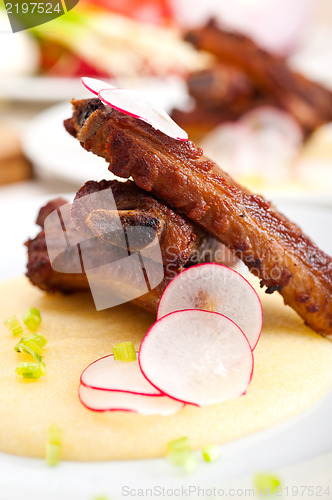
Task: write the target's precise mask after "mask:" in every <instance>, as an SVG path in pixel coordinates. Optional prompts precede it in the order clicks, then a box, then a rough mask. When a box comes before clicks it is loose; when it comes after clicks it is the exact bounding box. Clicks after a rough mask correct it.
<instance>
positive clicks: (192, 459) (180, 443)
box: [167, 437, 197, 474]
mask: <svg viewBox="0 0 332 500" xmlns="http://www.w3.org/2000/svg"><path fill="white" fill-rule="evenodd" d="M167 447H168V455H167V458H168V459H169V461H170V462H171V463H172V464H173V465H176V466H180V467H183V469H184V470H185V472H186V473H187V474H191V473H192V472H193V471H194V469H196V467H197V458H196V456H195V455H194V453H193V451H192V448H191V446H190V442H189V439H188V438H187V437H181V438H178V439H174V440H173V441H170V442H169V443H168V444H167Z"/></svg>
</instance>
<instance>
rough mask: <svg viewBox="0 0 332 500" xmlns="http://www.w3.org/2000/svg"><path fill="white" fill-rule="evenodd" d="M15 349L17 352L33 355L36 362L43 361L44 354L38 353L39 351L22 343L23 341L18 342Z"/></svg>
mask: <svg viewBox="0 0 332 500" xmlns="http://www.w3.org/2000/svg"><path fill="white" fill-rule="evenodd" d="M37 347H38V346H37ZM14 349H15V351H16V352H25V353H26V354H30V355H31V356H32V357H33V359H34V360H35V361H36V363H41V361H42V359H43V358H42V356H40V354H38V353H37V352H35V351H34V350H33V349H31V348H30V347H29V346H26V345H24V344H21V342H19V343H18V344H16V346H15V347H14Z"/></svg>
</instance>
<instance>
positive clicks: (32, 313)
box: [23, 307, 41, 332]
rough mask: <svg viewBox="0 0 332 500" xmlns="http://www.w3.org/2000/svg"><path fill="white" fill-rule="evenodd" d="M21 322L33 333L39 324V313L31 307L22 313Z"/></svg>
mask: <svg viewBox="0 0 332 500" xmlns="http://www.w3.org/2000/svg"><path fill="white" fill-rule="evenodd" d="M23 322H24V324H25V325H26V326H27V327H28V328H29V330H30V331H31V332H35V331H36V330H37V328H38V326H39V325H40V323H41V315H40V311H39V310H38V309H36V307H31V308H30V309H29V310H28V311H26V312H25V313H24V315H23Z"/></svg>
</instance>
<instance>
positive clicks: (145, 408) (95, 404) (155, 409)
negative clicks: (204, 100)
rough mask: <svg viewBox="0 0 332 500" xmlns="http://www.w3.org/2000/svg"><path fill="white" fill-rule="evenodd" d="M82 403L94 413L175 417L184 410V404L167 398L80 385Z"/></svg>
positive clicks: (79, 391)
mask: <svg viewBox="0 0 332 500" xmlns="http://www.w3.org/2000/svg"><path fill="white" fill-rule="evenodd" d="M78 396H79V399H80V401H81V403H82V404H83V405H84V406H85V407H86V408H88V409H89V410H93V411H130V412H136V413H140V414H141V415H173V414H174V413H177V412H178V411H179V410H181V409H182V408H183V406H184V405H183V403H180V402H179V401H175V400H174V399H171V398H168V397H167V396H159V397H154V396H146V395H142V394H130V393H128V392H114V391H104V390H101V389H92V388H91V387H86V386H84V385H82V384H81V385H80V387H79V390H78Z"/></svg>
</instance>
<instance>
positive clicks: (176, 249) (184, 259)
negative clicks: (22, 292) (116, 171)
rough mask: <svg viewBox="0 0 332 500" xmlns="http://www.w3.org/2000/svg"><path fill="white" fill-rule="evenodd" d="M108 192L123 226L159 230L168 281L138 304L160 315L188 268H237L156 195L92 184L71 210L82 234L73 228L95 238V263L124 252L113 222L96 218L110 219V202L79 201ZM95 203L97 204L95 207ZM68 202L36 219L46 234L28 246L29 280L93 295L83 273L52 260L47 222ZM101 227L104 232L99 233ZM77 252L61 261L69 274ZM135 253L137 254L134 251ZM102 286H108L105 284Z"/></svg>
mask: <svg viewBox="0 0 332 500" xmlns="http://www.w3.org/2000/svg"><path fill="white" fill-rule="evenodd" d="M108 189H109V190H110V192H111V193H112V195H113V197H114V200H115V202H116V205H117V208H118V210H119V212H120V214H121V213H123V212H126V217H125V219H122V223H123V225H124V227H128V226H130V225H136V224H138V225H139V226H147V227H151V224H152V227H154V228H157V234H158V239H159V244H160V249H161V255H162V259H163V265H164V273H165V274H164V279H163V281H162V282H161V283H160V284H159V285H158V286H157V287H156V288H154V289H153V290H151V291H150V292H149V293H147V294H145V295H143V296H141V297H138V298H136V299H135V300H134V301H133V302H134V303H135V304H136V305H138V306H140V307H142V308H144V309H146V310H148V311H151V312H153V313H155V312H156V310H157V306H158V302H159V299H160V296H161V294H162V292H163V290H164V289H165V287H166V285H167V284H168V282H169V281H170V280H171V279H172V278H173V277H174V276H175V275H176V274H178V273H179V272H180V271H181V270H182V269H183V268H184V267H185V266H188V265H191V264H195V263H197V262H204V261H210V260H213V261H217V262H223V263H228V264H234V263H235V260H234V258H232V257H231V255H230V254H229V252H228V251H227V249H226V248H225V247H224V246H223V245H221V244H220V243H219V242H218V241H217V240H216V239H215V238H213V237H212V236H210V235H209V234H208V233H206V232H205V231H204V230H202V229H201V228H200V227H199V226H196V225H195V224H193V223H192V222H190V221H188V220H186V219H185V218H184V217H182V216H180V215H178V214H176V213H174V212H173V211H172V210H171V209H170V208H168V207H167V206H166V205H164V204H163V203H160V202H159V201H157V200H156V199H155V198H154V197H152V196H151V195H147V194H146V193H145V192H144V191H142V190H141V189H139V188H138V187H137V186H136V185H135V184H134V183H133V182H130V181H127V182H118V181H101V182H93V181H90V182H87V183H86V184H85V185H84V186H83V187H82V188H81V189H80V190H79V192H78V193H77V195H76V198H75V200H74V203H73V206H72V218H73V221H74V223H75V225H76V228H77V229H75V228H72V229H70V230H71V231H76V232H77V233H81V234H83V233H85V234H89V235H90V237H91V240H89V241H90V248H91V252H92V253H93V255H94V259H95V261H96V263H99V262H100V263H103V262H105V263H106V262H107V261H108V260H109V259H111V261H112V259H113V258H114V255H115V254H116V253H117V252H118V254H119V258H120V257H121V248H117V241H114V240H113V239H112V233H113V234H114V231H112V219H109V218H106V219H105V218H103V223H102V224H101V223H100V219H99V218H98V217H97V218H96V215H97V216H98V215H99V214H100V213H101V212H106V213H107V215H109V213H110V212H111V211H110V210H108V208H109V206H108V204H107V200H106V204H105V198H104V199H103V201H104V204H101V203H98V197H97V198H95V197H91V198H89V201H88V202H87V203H85V204H80V203H77V200H80V199H82V198H83V197H85V196H88V195H90V194H93V193H98V192H101V191H105V190H108ZM96 200H97V204H96V205H95V203H96ZM65 203H67V202H66V201H65V200H63V199H61V198H58V199H56V200H52V201H50V202H49V203H48V204H47V205H46V206H45V207H42V208H41V210H40V212H39V215H38V218H37V224H38V225H40V226H41V228H42V230H41V231H40V233H39V234H38V235H37V236H36V238H34V239H32V240H28V241H27V242H26V246H27V248H28V271H27V276H28V278H29V279H30V280H31V282H32V283H33V284H34V285H36V286H38V287H39V288H41V289H43V290H46V291H49V292H54V291H57V290H59V291H61V292H64V293H70V292H75V291H81V290H89V283H88V280H87V277H86V274H85V273H84V272H82V273H71V272H68V273H60V272H57V271H55V270H54V269H53V267H52V265H51V262H50V259H49V255H48V251H47V245H46V239H45V231H44V222H45V219H46V217H47V216H48V215H49V214H50V213H51V212H53V211H54V210H57V209H59V208H60V207H61V206H62V205H64V204H65ZM132 212H133V215H132ZM93 218H94V219H95V222H94V224H92V221H91V219H93ZM120 219H121V217H120ZM105 221H106V222H105ZM105 224H106V227H105ZM101 226H102V229H101V230H100V231H98V229H100V227H101ZM158 231H159V233H158ZM59 236H61V235H59V234H58V232H57V231H54V233H52V232H51V233H50V234H48V238H51V239H52V246H53V248H54V247H55V248H56V246H57V244H58V242H60V241H61V237H59ZM100 240H101V243H105V242H107V243H108V244H106V245H105V244H102V245H98V243H99V242H100ZM75 250H76V249H75V248H71V247H69V248H68V250H66V252H65V253H64V254H63V255H62V256H61V258H63V259H65V260H66V268H68V269H71V268H73V269H74V268H75V258H76V255H77V254H76V251H75ZM131 250H132V251H133V250H135V249H133V248H131ZM136 250H139V249H136ZM101 285H104V284H103V283H101ZM107 286H108V285H107Z"/></svg>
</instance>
